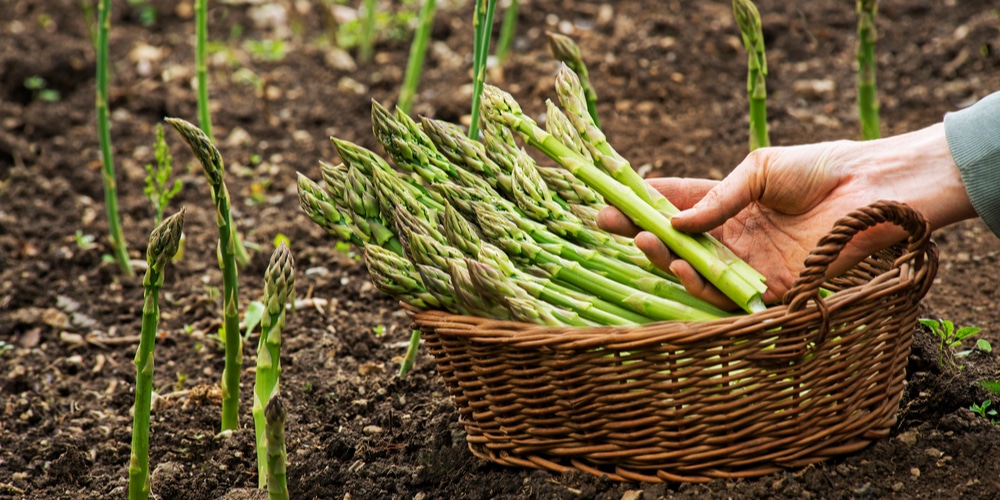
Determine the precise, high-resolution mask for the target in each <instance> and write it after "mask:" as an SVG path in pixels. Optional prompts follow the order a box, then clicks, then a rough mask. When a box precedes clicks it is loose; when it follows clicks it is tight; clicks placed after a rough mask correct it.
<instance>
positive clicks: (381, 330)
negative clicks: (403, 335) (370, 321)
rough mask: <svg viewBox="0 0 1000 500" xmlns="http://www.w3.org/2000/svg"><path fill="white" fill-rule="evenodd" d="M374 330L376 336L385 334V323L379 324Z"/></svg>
mask: <svg viewBox="0 0 1000 500" xmlns="http://www.w3.org/2000/svg"><path fill="white" fill-rule="evenodd" d="M372 331H374V332H375V336H377V337H381V336H383V335H385V325H378V326H376V327H375V328H372Z"/></svg>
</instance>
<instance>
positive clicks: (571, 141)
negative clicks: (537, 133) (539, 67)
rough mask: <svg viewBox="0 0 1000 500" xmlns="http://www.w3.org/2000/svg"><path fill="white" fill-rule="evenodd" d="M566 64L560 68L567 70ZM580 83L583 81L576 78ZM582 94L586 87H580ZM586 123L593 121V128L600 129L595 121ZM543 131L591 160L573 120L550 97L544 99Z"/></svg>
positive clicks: (588, 150)
mask: <svg viewBox="0 0 1000 500" xmlns="http://www.w3.org/2000/svg"><path fill="white" fill-rule="evenodd" d="M567 69H568V67H567V66H561V67H560V70H561V71H565V70H567ZM578 81H580V83H581V87H582V84H583V81H581V80H578ZM582 89H583V91H584V95H586V87H582ZM588 116H589V115H588ZM588 123H593V124H594V125H593V126H594V128H596V129H598V130H600V127H598V126H597V122H593V121H588ZM545 131H546V132H548V133H550V134H552V135H553V136H554V137H555V138H556V139H559V142H562V143H563V145H565V146H566V147H568V148H570V149H571V150H573V152H575V153H576V154H578V155H580V156H582V157H583V158H584V159H586V160H590V161H593V157H592V156H591V154H590V149H588V148H587V145H586V144H584V142H583V138H582V137H580V133H579V132H577V131H576V126H575V125H574V124H573V121H571V120H570V118H569V117H568V116H566V113H563V110H561V109H559V106H556V105H555V103H553V102H552V100H551V99H546V100H545Z"/></svg>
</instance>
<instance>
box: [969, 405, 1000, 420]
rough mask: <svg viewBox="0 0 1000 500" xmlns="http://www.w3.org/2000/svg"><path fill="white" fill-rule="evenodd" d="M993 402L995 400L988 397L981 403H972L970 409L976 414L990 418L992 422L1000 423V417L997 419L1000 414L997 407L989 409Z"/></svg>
mask: <svg viewBox="0 0 1000 500" xmlns="http://www.w3.org/2000/svg"><path fill="white" fill-rule="evenodd" d="M992 404H993V401H992V400H989V399H987V400H986V401H983V402H982V403H981V404H976V403H972V406H970V407H969V409H970V410H972V412H973V413H975V414H976V415H979V416H980V417H983V418H985V419H986V420H989V421H990V423H991V424H994V425H1000V419H997V415H1000V414H998V413H997V410H996V408H994V409H992V410H991V409H989V408H990V405H992Z"/></svg>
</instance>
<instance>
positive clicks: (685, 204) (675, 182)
mask: <svg viewBox="0 0 1000 500" xmlns="http://www.w3.org/2000/svg"><path fill="white" fill-rule="evenodd" d="M646 182H647V183H649V185H650V186H651V187H653V188H654V189H656V190H657V191H659V192H660V193H662V194H663V196H665V197H666V198H667V199H668V200H670V202H671V203H673V204H674V206H676V207H677V208H679V209H681V210H684V209H686V208H690V207H691V206H692V205H694V204H695V203H696V202H697V201H698V200H700V199H701V198H702V197H703V196H705V193H707V192H708V191H709V190H710V189H712V187H713V186H715V185H716V184H718V183H719V181H713V180H709V179H682V178H678V177H659V178H654V179H648V180H647V181H646ZM597 226H598V227H600V228H601V229H603V230H605V231H608V232H611V233H615V234H620V235H622V236H629V237H631V236H635V235H636V234H637V233H638V232H639V231H641V228H639V227H638V226H636V225H635V224H634V223H632V220H631V219H629V218H628V217H627V216H626V215H625V214H623V213H622V212H621V211H620V210H618V209H617V208H615V207H611V206H608V207H605V208H603V209H601V211H600V212H599V213H598V214H597ZM664 269H666V268H664Z"/></svg>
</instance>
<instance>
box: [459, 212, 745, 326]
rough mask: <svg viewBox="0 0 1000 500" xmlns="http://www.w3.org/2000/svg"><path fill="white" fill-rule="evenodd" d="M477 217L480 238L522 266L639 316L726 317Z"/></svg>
mask: <svg viewBox="0 0 1000 500" xmlns="http://www.w3.org/2000/svg"><path fill="white" fill-rule="evenodd" d="M478 218H479V227H480V228H482V230H483V236H485V237H486V238H488V239H490V240H491V242H493V243H494V244H496V245H497V246H499V247H500V248H503V249H504V251H506V252H507V254H508V255H510V256H511V257H512V258H514V259H518V260H520V261H521V263H522V265H534V266H536V267H537V268H539V269H541V270H543V271H545V272H546V273H547V274H548V275H549V276H551V277H552V278H555V279H559V280H563V281H565V282H567V283H570V284H572V285H574V286H577V287H579V288H581V289H583V290H586V291H588V292H590V293H592V294H594V295H596V296H598V297H601V298H603V299H605V300H608V301H611V302H616V303H620V304H621V305H622V306H623V307H626V308H628V309H631V310H632V311H634V312H637V313H639V314H641V315H644V316H647V317H650V318H652V319H658V320H659V319H663V320H689V321H707V320H713V319H718V318H721V317H724V316H725V315H726V314H725V313H722V314H717V313H714V312H708V311H705V310H701V309H697V308H695V307H692V306H689V305H686V304H682V303H680V302H677V301H675V300H670V299H666V298H663V297H661V296H656V295H652V294H650V293H647V292H642V291H640V290H637V289H635V288H632V287H630V286H628V285H625V284H624V283H623V282H620V281H616V280H614V279H611V278H609V277H608V276H607V275H608V274H609V273H608V272H595V271H594V270H592V268H588V267H586V266H584V265H582V264H581V263H580V262H577V261H573V260H570V259H566V258H563V257H561V256H559V255H558V254H557V253H556V252H555V251H550V248H552V246H550V245H548V246H542V245H538V244H537V243H535V242H534V241H532V240H531V239H530V238H529V237H528V236H527V235H525V234H524V233H523V232H521V231H520V230H518V229H517V228H516V226H514V225H513V224H511V223H510V222H509V221H507V220H505V219H504V218H503V217H502V216H500V215H499V214H497V213H496V212H490V211H482V212H480V213H479V214H478ZM553 250H555V249H553ZM591 265H593V264H591ZM594 267H597V266H594ZM602 271H603V270H602ZM453 278H454V276H453ZM668 283H669V282H668ZM456 289H457V286H456Z"/></svg>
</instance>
